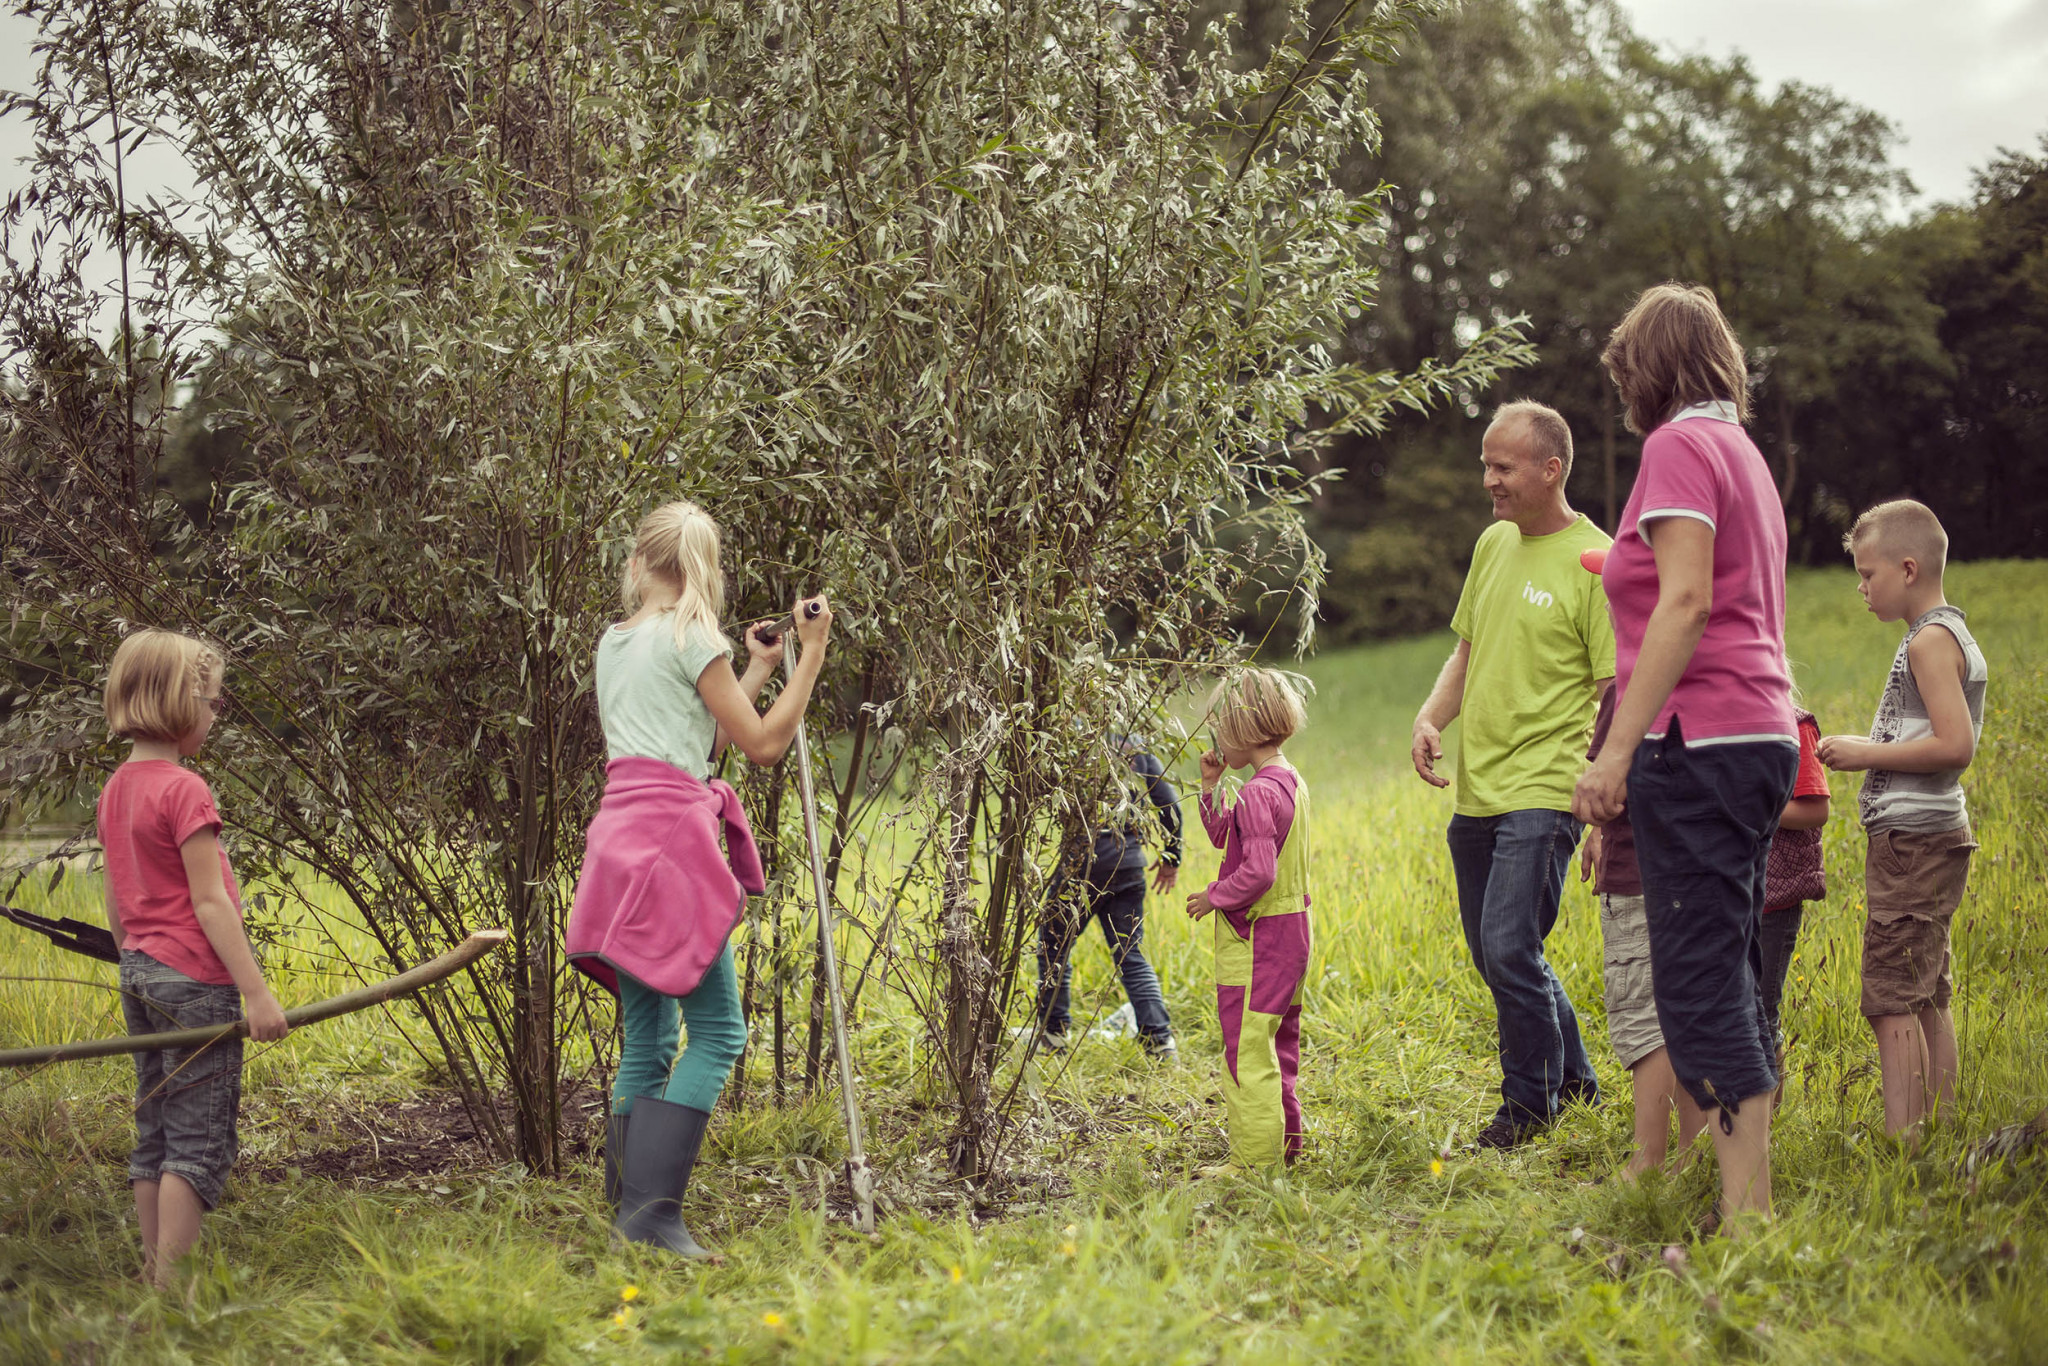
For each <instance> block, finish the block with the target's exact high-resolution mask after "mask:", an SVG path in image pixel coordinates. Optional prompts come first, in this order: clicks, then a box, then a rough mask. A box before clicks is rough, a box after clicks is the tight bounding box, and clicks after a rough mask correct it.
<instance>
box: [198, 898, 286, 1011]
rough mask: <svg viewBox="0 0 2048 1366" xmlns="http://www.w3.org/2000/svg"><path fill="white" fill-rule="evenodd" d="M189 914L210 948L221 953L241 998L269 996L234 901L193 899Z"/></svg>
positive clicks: (261, 970)
mask: <svg viewBox="0 0 2048 1366" xmlns="http://www.w3.org/2000/svg"><path fill="white" fill-rule="evenodd" d="M192 914H193V915H194V916H195V917H196V918H197V919H198V921H199V928H200V929H201V930H202V931H204V932H205V934H206V942H207V943H209V944H211V945H213V951H214V952H215V953H217V954H219V955H220V961H221V964H222V965H223V966H224V967H226V968H227V970H228V976H230V977H232V978H234V981H235V989H236V990H238V991H240V992H241V993H242V999H243V1000H245V1001H253V1000H256V999H259V998H260V997H263V996H267V995H269V993H270V987H269V984H268V983H266V982H265V981H264V980H263V969H261V968H259V967H257V966H256V954H255V952H254V951H253V950H251V949H250V947H249V936H248V934H247V933H246V932H245V931H244V930H243V928H242V917H241V915H240V913H239V912H237V911H236V910H235V907H234V904H233V903H232V902H229V901H226V900H221V901H214V900H211V899H206V900H200V901H195V902H193V903H192Z"/></svg>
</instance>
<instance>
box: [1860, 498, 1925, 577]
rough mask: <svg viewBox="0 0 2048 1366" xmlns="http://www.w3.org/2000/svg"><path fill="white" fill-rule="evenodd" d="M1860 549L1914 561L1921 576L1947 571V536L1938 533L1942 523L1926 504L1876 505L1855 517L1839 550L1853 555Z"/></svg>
mask: <svg viewBox="0 0 2048 1366" xmlns="http://www.w3.org/2000/svg"><path fill="white" fill-rule="evenodd" d="M1859 545H1861V546H1869V547H1870V548H1871V549H1873V550H1875V551H1877V552H1878V553H1879V554H1881V555H1883V556H1885V557H1886V558H1888V559H1893V560H1906V559H1910V560H1913V561H1916V562H1917V563H1918V564H1919V566H1920V572H1921V573H1923V574H1939V573H1941V571H1942V570H1943V569H1945V568H1947V567H1948V533H1947V532H1946V531H1943V530H1942V529H1941V519H1940V518H1939V517H1936V516H1935V515H1934V509H1932V508H1930V507H1928V506H1927V504H1925V503H1916V502H1914V501H1913V500H1912V499H1911V498H1894V499H1892V501H1890V502H1889V503H1879V504H1878V505H1877V506H1876V507H1873V508H1871V509H1869V510H1868V511H1866V512H1865V513H1864V514H1863V515H1862V516H1861V517H1858V518H1857V519H1856V525H1854V526H1852V527H1850V528H1849V534H1848V535H1846V536H1844V537H1843V538H1842V549H1844V550H1846V551H1848V552H1849V553H1850V554H1851V555H1853V554H1855V553H1856V547H1857V546H1859Z"/></svg>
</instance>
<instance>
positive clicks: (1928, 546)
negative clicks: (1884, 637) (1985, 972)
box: [1820, 499, 1989, 1143]
mask: <svg viewBox="0 0 2048 1366" xmlns="http://www.w3.org/2000/svg"><path fill="white" fill-rule="evenodd" d="M1843 544H1844V546H1846V547H1847V549H1848V550H1849V553H1850V554H1851V555H1853V556H1854V557H1855V559H1856V574H1857V578H1858V580H1859V584H1858V591H1859V592H1861V593H1862V595H1863V600H1864V602H1865V603H1867V604H1868V605H1869V608H1870V610H1871V612H1872V614H1874V615H1875V616H1876V617H1877V619H1878V620H1879V621H1906V622H1910V623H1911V624H1910V625H1909V626H1908V627H1907V629H1906V638H1905V639H1904V640H1902V641H1900V642H1899V652H1898V654H1897V655H1896V656H1894V657H1893V659H1892V669H1891V674H1890V676H1889V677H1887V678H1886V680H1885V686H1884V696H1883V697H1882V698H1881V699H1880V700H1879V702H1878V704H1877V717H1876V719H1875V720H1873V721H1872V722H1871V725H1870V738H1869V739H1867V740H1865V739H1862V738H1861V737H1858V736H1853V735H1831V736H1829V737H1827V738H1826V739H1824V740H1822V741H1821V742H1820V757H1821V761H1822V762H1823V763H1825V764H1827V766H1828V767H1830V768H1832V769H1835V770H1837V771H1838V772H1850V771H1855V770H1859V769H1860V770H1867V775H1866V776H1865V778H1864V780H1863V793H1862V796H1861V799H1860V801H1859V803H1858V805H1859V807H1860V809H1861V814H1862V817H1863V829H1864V833H1865V834H1866V835H1868V836H1869V839H1870V847H1869V852H1868V853H1867V855H1866V856H1865V859H1864V865H1863V879H1864V889H1865V892H1866V894H1867V895H1866V897H1865V900H1866V902H1867V903H1868V905H1869V908H1870V909H1869V918H1868V919H1867V920H1866V922H1865V924H1864V927H1863V1014H1864V1017H1865V1018H1866V1019H1868V1020H1869V1021H1870V1027H1871V1029H1872V1030H1873V1031H1875V1033H1876V1034H1877V1061H1878V1069H1879V1071H1880V1073H1881V1074H1882V1075H1883V1078H1884V1121H1885V1131H1886V1132H1887V1133H1889V1134H1892V1135H1894V1136H1900V1137H1903V1138H1904V1139H1905V1140H1906V1141H1907V1142H1909V1143H1913V1142H1917V1141H1918V1138H1919V1125H1920V1121H1921V1120H1923V1119H1925V1118H1926V1117H1927V1115H1928V1114H1929V1113H1931V1112H1932V1111H1933V1110H1935V1109H1936V1108H1937V1107H1941V1106H1948V1105H1951V1104H1953V1103H1954V1101H1955V1088H1956V1033H1955V1023H1954V1021H1953V1019H1952V1018H1951V1017H1950V1015H1949V996H1950V992H1951V990H1952V983H1951V982H1950V979H1949V961H1950V960H1949V922H1950V921H1951V920H1952V919H1953V918H1954V917H1955V913H1956V907H1957V906H1958V905H1960V904H1961V902H1962V899H1963V888H1964V886H1965V884H1966V883H1967V882H1968V881H1969V876H1970V854H1971V852H1972V851H1973V850H1975V849H1976V847H1977V842H1976V841H1975V840H1973V839H1972V838H1971V837H1970V818H1969V811H1968V808H1967V807H1966V806H1965V804H1964V801H1963V786H1962V776H1963V770H1964V769H1965V768H1968V767H1969V764H1970V760H1971V758H1972V757H1973V756H1974V755H1975V754H1976V752H1977V739H1978V737H1979V736H1980V735H1981V734H1982V733H1983V729H1984V685H1985V681H1986V678H1987V677H1988V674H1989V670H1988V669H1987V668H1986V667H1985V664H1984V653H1983V651H1981V650H1979V649H1978V648H1977V641H1976V639H1975V638H1974V637H1973V636H1971V634H1970V631H1969V628H1968V627H1967V626H1965V625H1964V624H1963V613H1962V611H1961V609H1960V608H1956V607H1951V606H1950V605H1949V603H1948V600H1947V599H1946V598H1945V597H1943V596H1942V589H1941V575H1942V569H1943V568H1944V566H1945V564H1946V562H1947V559H1948V535H1947V533H1945V532H1944V531H1943V530H1942V529H1941V523H1940V521H1938V520H1937V519H1936V518H1935V516H1934V514H1933V513H1932V512H1930V511H1929V510H1928V509H1927V508H1926V507H1924V506H1922V505H1921V504H1919V503H1916V502H1913V501H1911V500H1910V499H1899V500H1898V501H1896V502H1890V503H1880V504H1878V505H1877V506H1876V507H1874V508H1872V509H1870V510H1869V511H1868V512H1866V513H1864V514H1863V515H1862V516H1861V517H1859V518H1857V519H1856V525H1855V526H1854V527H1852V528H1851V529H1850V531H1849V534H1848V536H1846V537H1845V538H1844V539H1843Z"/></svg>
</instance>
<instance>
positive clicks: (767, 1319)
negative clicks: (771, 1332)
mask: <svg viewBox="0 0 2048 1366" xmlns="http://www.w3.org/2000/svg"><path fill="white" fill-rule="evenodd" d="M761 1322H763V1323H765V1324H767V1325H768V1326H769V1327H770V1328H780V1327H781V1326H782V1315H780V1314H778V1313H776V1312H775V1311H774V1310H773V1309H770V1310H769V1311H768V1312H767V1313H765V1314H763V1315H762V1316H761Z"/></svg>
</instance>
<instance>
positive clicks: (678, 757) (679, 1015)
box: [569, 501, 832, 1258]
mask: <svg viewBox="0 0 2048 1366" xmlns="http://www.w3.org/2000/svg"><path fill="white" fill-rule="evenodd" d="M622 592H623V596H624V598H625V603H626V610H627V611H628V612H629V613H631V615H630V616H628V617H627V618H626V619H625V620H624V621H622V622H619V623H618V624H616V625H614V626H611V627H609V628H607V629H606V630H605V633H604V635H603V637H602V638H601V639H600V640H599V642H598V646H597V710H598V718H599V721H600V722H601V723H602V725H603V727H604V738H605V747H606V749H607V750H608V751H609V757H610V759H611V761H612V762H614V763H617V762H618V761H620V760H631V761H635V763H634V764H629V765H628V766H627V767H629V768H631V767H639V768H641V769H643V770H644V769H645V765H644V763H639V762H638V761H644V760H649V759H652V760H657V761H659V762H661V763H665V764H669V765H672V766H674V767H675V768H677V769H680V770H681V771H682V772H684V773H688V774H690V775H691V776H692V777H693V778H695V779H697V780H698V781H699V782H702V781H704V780H707V779H708V778H709V777H710V774H711V763H712V760H713V759H714V758H715V757H716V755H717V753H718V751H719V750H720V749H721V748H723V747H724V746H725V745H726V744H727V743H731V744H735V745H737V746H739V748H740V752H741V753H743V754H745V755H746V756H747V757H748V758H749V759H751V760H753V761H754V762H755V763H757V764H772V763H775V762H776V761H777V760H779V759H780V758H781V757H782V755H783V752H784V751H785V750H787V749H788V748H789V744H790V741H792V740H793V739H795V738H796V728H797V727H798V726H799V725H800V724H802V720H803V713H804V708H805V707H806V706H808V705H809V703H810V698H811V689H812V687H813V686H814V685H815V684H816V682H817V680H818V672H819V669H820V667H821V666H822V665H823V664H824V661H825V642H826V639H827V637H828V635H829V634H830V631H831V626H832V613H831V610H830V608H828V607H827V606H826V605H825V602H824V600H823V599H822V598H818V599H813V600H812V601H813V602H815V603H816V615H814V616H807V615H806V612H805V610H803V609H804V604H802V603H799V604H798V607H799V609H800V610H799V611H798V612H797V614H796V616H797V620H798V621H799V622H800V623H801V624H800V625H799V626H798V627H797V628H796V631H797V638H798V639H799V641H801V643H802V645H803V654H802V656H801V657H800V658H799V660H798V661H797V664H796V667H795V668H793V669H792V670H791V671H790V675H789V680H788V683H787V684H786V685H785V686H784V688H783V690H782V695H781V696H780V697H779V698H777V699H776V701H775V705H774V706H772V707H770V708H769V710H768V713H767V715H765V716H763V715H761V714H760V713H759V712H757V711H755V709H754V699H755V698H756V697H758V696H759V695H760V692H761V689H762V687H763V686H765V685H766V683H767V682H768V676H769V675H770V674H771V673H772V672H774V670H775V667H776V665H777V664H778V663H780V662H781V660H782V649H783V646H782V642H780V641H776V642H774V643H770V642H767V641H764V640H763V639H761V636H760V629H761V628H760V626H755V627H753V628H750V629H749V630H748V632H747V653H748V656H749V658H748V662H747V672H746V675H745V677H743V678H742V677H736V676H735V675H734V673H733V670H732V662H731V649H732V647H731V644H730V643H729V642H728V641H727V640H726V638H725V634H724V632H723V631H722V630H721V629H720V628H719V624H718V623H719V618H720V616H721V615H723V613H724V610H725V576H724V573H723V571H722V570H721V569H720V567H719V537H718V525H717V523H715V522H713V521H712V520H711V518H710V517H709V516H708V515H707V514H706V513H705V512H704V510H703V509H702V508H700V507H698V506H697V505H696V504H694V503H688V502H680V501H679V502H673V503H668V504H666V505H664V506H662V507H659V508H656V509H655V510H654V511H653V512H651V513H649V514H648V515H647V517H646V518H645V519H644V520H642V521H641V523H640V528H639V532H638V534H637V536H636V537H635V539H634V544H633V556H632V559H631V560H630V561H629V562H628V563H627V565H626V575H625V581H624V583H623V585H622ZM765 624H766V623H762V625H765ZM721 786H722V785H721ZM628 787H630V783H629V782H627V780H626V779H625V778H624V777H623V776H622V778H621V787H620V789H619V791H618V792H613V791H611V790H609V788H608V791H607V797H606V801H607V803H610V802H612V801H613V799H614V798H615V797H621V799H623V797H622V794H624V793H625V792H626V790H627V788H628ZM727 796H728V797H730V790H729V789H728V790H727ZM711 809H712V808H711V807H710V806H708V805H706V806H702V807H701V810H698V809H696V808H695V807H694V806H693V803H691V802H690V801H688V800H679V801H678V802H677V805H676V812H675V821H674V824H675V827H676V829H675V832H674V833H672V834H669V835H666V836H660V837H658V840H657V843H658V844H659V846H660V847H659V848H657V849H656V850H655V852H654V855H653V857H654V858H655V859H656V861H655V862H654V863H653V864H652V867H651V871H650V872H649V874H648V875H647V876H649V877H655V876H659V875H660V873H661V870H662V867H663V865H662V864H661V863H660V862H659V859H664V858H666V859H675V858H678V857H681V856H682V855H681V853H680V852H679V851H681V850H683V849H684V848H685V845H684V844H683V843H681V841H683V840H684V837H685V836H686V835H692V834H694V835H696V836H700V837H703V838H699V839H698V840H697V843H696V844H695V845H692V846H689V847H695V848H702V847H707V846H706V845H705V839H706V838H708V839H709V840H710V841H711V842H710V843H709V845H708V847H709V848H712V849H716V848H717V847H718V846H717V844H716V839H717V836H716V835H710V836H708V837H704V832H702V831H694V832H693V831H688V830H686V829H685V827H686V826H687V825H688V824H689V822H690V821H691V820H692V819H709V818H710V817H709V814H708V813H709V812H710V811H711ZM656 814H657V816H658V817H659V818H660V821H661V822H667V820H668V812H667V810H666V808H663V809H661V810H659V811H658V812H657V813H656ZM604 821H605V816H604V809H603V808H600V812H599V816H598V819H597V821H595V822H593V825H592V835H591V838H590V839H589V841H588V842H587V844H586V849H585V855H584V861H585V866H586V869H590V868H592V867H593V866H594V867H597V868H600V869H602V868H604V867H607V866H609V865H607V864H605V863H604V862H603V860H604V859H605V858H606V857H607V856H610V857H611V858H612V859H613V860H614V862H616V861H617V860H618V859H620V858H639V857H641V856H642V855H641V852H640V847H639V845H637V844H634V845H631V846H628V845H624V844H622V843H621V842H620V839H621V838H622V837H620V838H611V837H608V836H606V835H605V834H604V831H605V829H606V828H607V827H605V825H604ZM656 828H657V830H667V829H668V828H669V826H668V825H667V824H665V823H663V824H658V825H657V826H656ZM608 838H609V839H610V842H609V843H607V842H606V840H607V839H608ZM664 840H665V841H666V843H661V841H664ZM622 851H625V852H622ZM675 866H676V865H674V864H671V865H669V871H670V877H669V878H667V879H665V880H664V881H663V882H662V883H661V884H660V892H659V894H660V895H664V896H668V897H669V898H670V899H671V900H673V901H674V902H675V903H676V904H674V905H673V907H672V908H671V907H669V906H667V905H664V906H663V907H662V915H663V916H664V917H665V916H667V915H669V914H673V915H675V916H682V917H697V916H710V915H718V916H724V917H734V911H733V908H732V907H731V906H730V905H721V906H716V907H711V906H701V905H696V904H691V899H690V897H689V896H688V895H686V894H682V893H679V892H676V891H674V890H673V889H674V888H675V887H676V886H679V885H680V884H678V883H677V882H676V880H675V877H674V868H675ZM603 885H605V884H604V883H603V881H602V879H601V878H597V879H593V880H591V881H590V883H589V886H591V887H596V886H603ZM647 885H650V886H652V885H653V884H647ZM585 890H586V891H587V890H588V888H586V889H585ZM590 899H591V898H589V897H587V896H586V897H584V898H580V899H579V901H578V904H577V908H576V911H574V912H572V915H571V924H570V927H569V928H570V935H571V938H572V940H573V939H574V938H575V937H576V936H577V935H578V933H579V927H581V928H582V929H588V928H589V926H590V925H592V924H596V925H603V924H606V923H607V921H606V917H607V916H608V915H611V914H614V913H616V912H617V911H618V910H619V909H620V906H621V903H619V902H617V901H613V900H606V899H600V900H601V901H602V904H593V905H590V906H588V907H586V906H585V904H584V903H585V902H586V901H589V900H590ZM586 913H587V916H588V917H589V919H587V920H585V919H579V917H582V916H585V915H586ZM650 923H655V922H650ZM683 923H685V924H689V923H691V922H688V921H685V922H683ZM728 923H729V921H726V920H721V921H720V922H719V923H718V928H717V931H716V933H717V934H718V935H720V936H722V934H723V933H724V932H725V926H726V925H727V924H728ZM651 934H652V931H649V932H647V933H646V934H643V935H642V936H641V938H640V939H639V940H638V941H637V942H636V943H635V945H633V947H635V948H636V949H638V950H639V951H641V952H642V953H646V952H648V951H649V944H648V939H649V937H650V936H651ZM701 939H702V937H701V936H699V940H700V942H701ZM711 942H712V943H714V944H715V942H716V939H713V940H712V941H711ZM661 952H662V953H664V954H665V953H667V950H666V949H663V950H661ZM650 962H654V960H652V959H650ZM676 962H677V960H676V959H674V958H673V957H665V958H662V959H660V961H659V962H654V966H656V967H665V966H667V965H673V964H675V963H676ZM642 970H643V971H650V972H651V971H652V968H643V969H642ZM616 981H617V985H618V995H619V1027H620V1033H621V1035H622V1038H621V1042H620V1048H619V1070H618V1077H617V1081H616V1082H615V1084H614V1085H613V1088H612V1119H611V1125H610V1128H609V1131H608V1133H607V1136H606V1143H605V1157H606V1164H607V1168H608V1170H607V1173H606V1175H607V1182H606V1184H607V1193H608V1194H609V1195H611V1197H612V1198H613V1199H614V1200H615V1201H616V1214H617V1217H616V1219H615V1220H614V1222H613V1229H614V1230H615V1232H616V1233H617V1234H618V1236H619V1237H621V1238H623V1239H624V1240H626V1241H627V1242H634V1243H643V1244H646V1245H649V1246H652V1247H660V1248H664V1249H666V1250H667V1251H669V1252H671V1253H674V1254H675V1255H677V1256H680V1257H686V1258H702V1257H708V1256H710V1255H711V1254H710V1253H708V1252H707V1251H705V1249H704V1248H702V1247H701V1246H699V1245H698V1243H697V1241H696V1239H694V1238H693V1237H691V1236H690V1231H689V1229H688V1228H687V1227H686V1226H685V1225H684V1224H683V1220H682V1198H683V1193H684V1191H685V1190H686V1189H687V1187H688V1185H689V1181H690V1173H691V1171H692V1169H693V1168H694V1167H695V1165H696V1161H697V1153H698V1151H699V1149H700V1148H701V1147H702V1145H703V1141H704V1133H705V1129H706V1128H707V1126H709V1124H710V1122H711V1108H712V1106H713V1105H715V1104H716V1103H717V1100H718V1093H719V1091H720V1090H721V1089H722V1088H723V1087H724V1085H725V1078H726V1076H727V1074H728V1073H730V1072H731V1070H732V1067H733V1064H734V1063H736V1062H737V1061H738V1060H739V1058H740V1054H741V1052H742V1050H743V1049H744V1048H745V1047H746V1041H747V1028H746V1021H745V1019H744V1017H743V1015H742V1014H741V1010H740V994H739V982H738V979H737V975H736V974H735V973H734V971H733V961H732V945H731V944H730V943H729V942H728V943H726V944H725V947H724V950H723V952H721V953H720V954H719V955H718V957H717V959H716V960H715V961H713V962H712V964H711V966H710V967H709V968H707V969H705V971H704V973H703V975H702V976H701V977H700V978H698V979H697V985H696V987H695V989H694V990H691V991H689V993H688V994H687V995H684V996H679V997H678V996H669V995H665V994H663V993H662V992H660V991H656V990H654V989H653V988H651V987H649V986H648V985H647V984H646V983H644V982H641V981H639V980H637V979H636V978H635V977H634V976H632V975H631V974H629V973H627V972H624V971H619V972H617V973H616ZM685 1025H687V1026H688V1029H689V1035H688V1040H689V1041H688V1046H687V1047H683V1048H681V1050H680V1052H679V1051H678V1045H679V1044H680V1043H681V1042H682V1028H683V1026H685Z"/></svg>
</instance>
